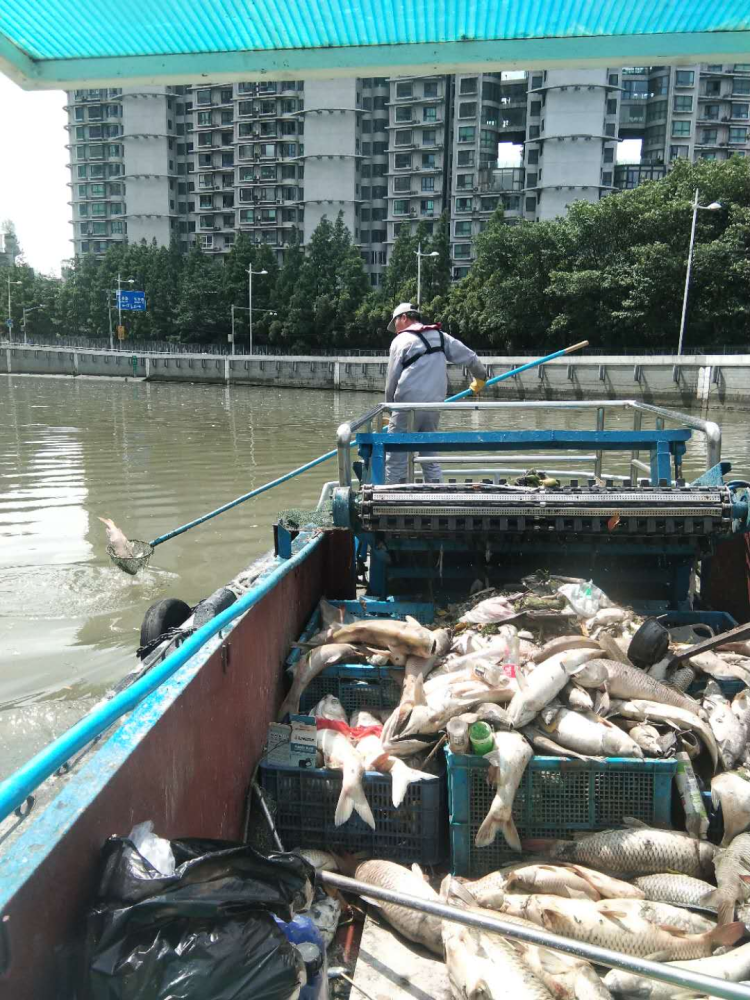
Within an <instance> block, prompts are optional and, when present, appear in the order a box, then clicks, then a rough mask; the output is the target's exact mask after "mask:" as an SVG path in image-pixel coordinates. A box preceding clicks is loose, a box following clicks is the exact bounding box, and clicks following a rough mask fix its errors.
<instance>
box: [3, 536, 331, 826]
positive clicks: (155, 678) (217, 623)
mask: <svg viewBox="0 0 750 1000" xmlns="http://www.w3.org/2000/svg"><path fill="white" fill-rule="evenodd" d="M322 539H323V535H322V534H319V535H317V536H316V537H314V538H312V539H310V540H309V541H308V542H306V543H305V544H304V545H303V547H302V548H301V549H300V550H299V551H298V552H296V553H295V554H294V555H293V556H292V557H291V558H290V559H285V560H284V561H283V562H282V563H281V564H280V565H279V566H277V567H276V569H274V570H273V572H271V573H269V574H268V576H267V577H266V578H265V579H264V580H263V581H262V582H261V583H259V584H258V585H257V586H256V587H253V588H252V590H249V591H248V592H247V593H246V594H245V595H244V596H243V597H241V598H240V599H239V600H238V601H236V602H235V603H234V604H233V605H232V606H231V607H229V608H227V609H226V611H222V612H221V613H220V614H218V615H217V616H216V617H215V618H213V619H211V621H210V622H207V623H206V624H205V625H203V626H202V627H201V628H199V629H198V630H197V631H196V632H194V633H193V634H192V635H191V636H189V638H187V639H186V640H185V642H183V644H182V645H181V646H180V648H179V649H177V650H175V651H174V652H173V653H171V654H170V655H169V656H168V657H167V658H166V659H165V660H163V661H162V662H161V663H159V664H157V665H156V666H155V667H153V668H152V669H151V670H149V671H148V673H146V674H144V676H143V677H141V678H139V679H138V680H137V681H135V682H134V683H133V684H131V685H130V687H128V688H125V690H124V691H121V692H120V693H119V694H116V695H115V696H114V698H112V699H111V700H110V701H108V702H106V703H105V704H104V705H101V706H99V708H96V709H94V710H93V711H92V712H90V713H89V714H88V715H86V716H84V718H83V719H81V720H80V722H77V723H76V724H75V726H73V727H72V728H71V729H68V731H67V732H65V733H63V734H62V736H59V737H58V738H57V739H56V740H53V741H52V743H50V744H49V745H48V746H46V747H45V748H44V749H43V750H40V751H39V753H38V754H36V755H35V756H34V757H32V758H31V760H29V761H27V762H26V763H25V764H24V765H23V766H22V767H20V768H19V769H18V770H17V771H16V772H15V774H12V775H11V776H10V777H9V778H6V780H5V781H3V782H2V784H0V823H1V822H2V821H3V820H4V819H6V818H7V817H8V816H10V814H11V813H12V812H13V810H14V809H17V808H18V806H20V805H22V804H23V803H24V802H25V801H26V799H27V798H28V796H29V795H31V793H32V792H33V791H34V789H35V788H38V787H39V785H40V784H41V783H42V782H43V781H45V780H46V779H47V778H49V776H50V775H51V774H54V773H55V771H57V769H58V768H60V767H62V765H63V764H64V763H65V762H66V761H67V760H70V758H71V757H72V756H73V754H75V753H77V752H78V751H79V750H82V749H83V747H85V746H86V744H87V743H90V742H91V740H93V739H95V738H96V737H97V736H99V735H100V734H101V733H103V732H104V731H105V730H107V729H108V728H109V727H110V726H111V725H112V723H113V722H116V721H117V720H118V719H119V718H120V716H122V715H124V714H125V713H126V712H130V711H132V710H133V709H134V708H135V707H136V705H138V704H139V702H141V701H143V699H144V698H145V697H147V695H150V694H151V693H152V692H153V691H155V690H156V689H157V688H158V687H159V686H160V685H161V684H163V683H164V681H166V680H167V679H168V678H170V677H171V676H172V674H174V673H175V671H177V670H179V668H180V667H181V666H183V665H184V664H185V663H187V661H188V660H189V659H190V657H191V656H193V655H194V654H195V653H197V652H198V650H199V649H200V648H201V646H203V645H204V643H206V642H207V641H208V640H209V639H211V638H212V637H213V636H215V635H216V634H217V632H220V631H221V629H223V628H225V627H226V626H227V625H228V624H229V623H230V622H232V621H234V619H235V618H237V617H239V615H241V614H244V613H245V611H248V610H249V609H250V608H252V607H253V606H254V605H256V604H257V603H258V601H260V600H261V599H262V598H263V597H265V596H266V594H268V593H269V592H270V591H271V590H273V588H274V587H275V586H276V584H277V583H279V581H281V580H282V579H283V578H284V577H285V576H286V575H287V574H288V573H290V572H291V571H292V570H293V569H296V567H297V566H299V565H300V564H301V563H303V562H304V561H305V560H306V559H307V558H308V556H310V555H311V554H312V552H313V551H314V550H315V548H317V546H318V545H319V544H320V543H321V541H322Z"/></svg>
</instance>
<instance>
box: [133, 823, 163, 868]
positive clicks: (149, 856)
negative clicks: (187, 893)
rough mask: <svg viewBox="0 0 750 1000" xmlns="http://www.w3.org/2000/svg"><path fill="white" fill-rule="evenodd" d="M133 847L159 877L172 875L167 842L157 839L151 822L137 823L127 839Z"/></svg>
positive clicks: (160, 838) (161, 838)
mask: <svg viewBox="0 0 750 1000" xmlns="http://www.w3.org/2000/svg"><path fill="white" fill-rule="evenodd" d="M128 839H129V840H131V841H132V842H133V846H134V847H135V849H136V851H138V853H139V854H140V855H142V856H143V857H144V858H145V859H146V861H148V863H149V864H150V865H151V866H152V867H153V868H155V869H156V871H157V872H159V874H160V875H174V854H172V848H171V846H170V844H169V841H168V840H165V839H164V837H157V835H156V834H155V833H154V824H153V823H152V822H151V820H150V819H149V820H146V822H145V823H139V824H138V825H137V826H134V827H133V829H132V830H131V831H130V837H129V838H128Z"/></svg>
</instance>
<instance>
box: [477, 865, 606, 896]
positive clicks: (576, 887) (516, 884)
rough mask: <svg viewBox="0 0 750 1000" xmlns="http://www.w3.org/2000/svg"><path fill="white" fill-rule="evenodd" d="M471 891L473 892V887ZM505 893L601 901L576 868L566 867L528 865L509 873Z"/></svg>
mask: <svg viewBox="0 0 750 1000" xmlns="http://www.w3.org/2000/svg"><path fill="white" fill-rule="evenodd" d="M469 891H470V892H473V889H472V887H471V885H469ZM505 891H506V892H512V893H520V892H526V893H531V894H533V893H544V894H545V895H548V896H566V897H567V898H568V899H593V900H598V899H600V898H601V897H600V895H599V893H598V892H597V891H596V889H595V888H594V886H593V885H592V884H591V883H590V882H589V881H587V880H586V879H585V878H582V877H581V876H580V875H579V874H578V873H577V872H576V871H575V869H574V868H567V867H566V866H565V865H526V866H525V867H524V868H516V869H515V870H514V871H511V872H508V875H507V877H506V879H505Z"/></svg>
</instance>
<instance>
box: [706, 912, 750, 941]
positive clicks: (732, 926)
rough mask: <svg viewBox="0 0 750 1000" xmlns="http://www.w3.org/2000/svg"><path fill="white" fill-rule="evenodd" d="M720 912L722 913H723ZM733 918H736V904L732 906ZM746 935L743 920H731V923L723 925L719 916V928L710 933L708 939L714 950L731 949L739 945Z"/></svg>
mask: <svg viewBox="0 0 750 1000" xmlns="http://www.w3.org/2000/svg"><path fill="white" fill-rule="evenodd" d="M719 912H720V913H721V911H719ZM732 916H734V903H733V904H732ZM745 933H746V930H745V924H744V923H743V921H742V920H737V921H736V922H734V921H731V918H730V922H729V923H724V924H722V923H721V916H719V926H718V927H715V928H714V929H713V930H712V931H709V932H708V937H709V940H710V942H711V945H712V946H713V947H714V948H719V947H723V948H731V946H732V945H733V944H737V942H738V941H739V939H740V938H741V937H744V935H745Z"/></svg>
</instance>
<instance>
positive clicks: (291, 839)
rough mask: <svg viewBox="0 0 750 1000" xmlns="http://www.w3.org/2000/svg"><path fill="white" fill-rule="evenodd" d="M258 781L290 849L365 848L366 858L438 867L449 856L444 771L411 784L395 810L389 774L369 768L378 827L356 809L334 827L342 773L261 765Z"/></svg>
mask: <svg viewBox="0 0 750 1000" xmlns="http://www.w3.org/2000/svg"><path fill="white" fill-rule="evenodd" d="M260 783H261V786H262V787H263V789H264V790H265V791H266V792H267V793H268V794H269V796H270V797H271V799H273V801H274V802H275V804H276V828H277V830H278V832H279V837H280V838H281V842H282V844H283V845H284V847H285V848H286V849H287V850H291V848H293V847H316V848H319V849H322V850H332V851H340V852H345V853H349V854H354V853H357V852H359V851H363V852H365V853H366V855H367V857H368V858H385V859H387V860H389V861H400V862H402V863H403V864H420V865H437V864H440V863H442V862H444V861H446V860H447V857H448V810H447V805H446V790H445V775H440V776H439V777H436V778H435V780H434V781H419V782H415V783H414V784H413V785H409V788H408V790H407V793H406V798H405V799H404V801H403V802H402V803H401V805H400V806H399V807H398V808H395V807H394V805H393V802H392V799H391V795H392V789H391V779H390V776H389V775H384V774H379V773H377V772H375V771H368V772H367V774H366V775H365V778H364V789H365V795H366V796H367V801H368V802H369V803H370V808H371V809H372V813H373V816H374V817H375V829H374V830H371V829H370V827H369V826H367V824H366V823H365V822H363V820H362V819H360V817H359V816H358V815H357V814H356V813H354V814H353V815H352V817H351V819H349V820H347V822H346V823H344V824H343V825H342V826H339V827H337V826H335V824H334V822H333V818H334V814H335V812H336V803H337V802H338V798H339V794H340V792H341V772H340V771H333V770H330V769H329V768H299V767H284V766H280V765H277V764H261V766H260Z"/></svg>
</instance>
